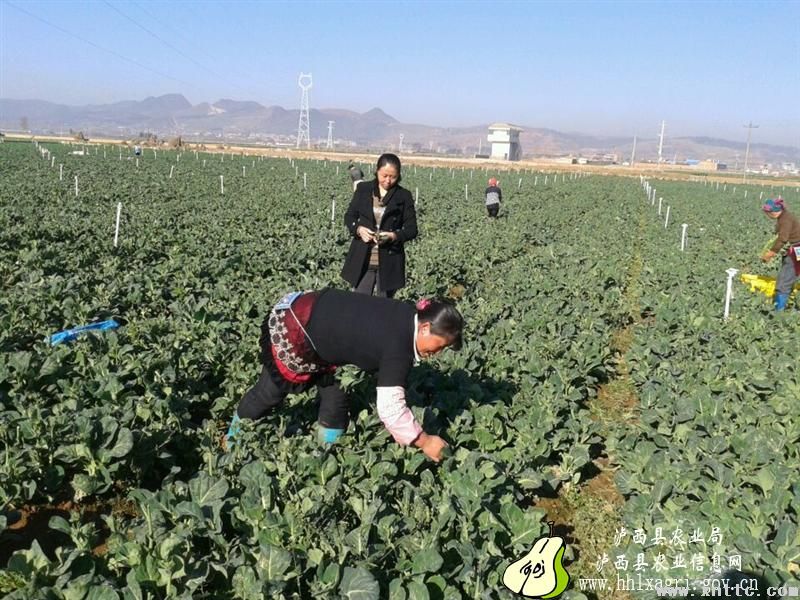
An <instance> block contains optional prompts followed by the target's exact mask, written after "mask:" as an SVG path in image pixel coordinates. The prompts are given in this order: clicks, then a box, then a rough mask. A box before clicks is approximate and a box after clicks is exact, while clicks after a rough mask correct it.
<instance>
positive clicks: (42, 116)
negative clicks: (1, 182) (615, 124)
mask: <svg viewBox="0 0 800 600" xmlns="http://www.w3.org/2000/svg"><path fill="white" fill-rule="evenodd" d="M309 117H310V122H311V138H312V140H325V139H327V135H328V121H334V137H335V138H336V139H337V140H339V141H340V142H342V141H343V142H344V143H349V144H355V145H358V146H362V147H368V148H370V149H396V148H397V147H398V145H399V141H400V134H403V136H404V137H403V148H404V149H406V150H408V151H430V150H433V151H449V152H455V153H464V154H468V155H471V154H475V153H476V152H478V150H479V149H481V150H482V151H483V152H487V151H488V143H487V141H486V135H487V133H488V132H487V125H488V124H481V125H475V126H471V127H432V126H428V125H419V124H413V123H400V122H399V121H398V120H397V119H395V118H394V117H392V116H391V115H388V114H386V113H385V112H384V111H383V110H381V109H380V108H373V109H371V110H368V111H367V112H365V113H358V112H354V111H351V110H346V109H338V108H331V109H311V110H310V111H309ZM23 119H24V120H25V122H26V126H27V128H29V129H31V130H32V131H35V132H42V133H44V132H55V133H58V132H61V131H68V130H69V129H74V130H76V131H83V132H84V133H86V134H87V135H88V136H90V137H91V136H96V137H98V136H102V135H106V136H119V137H131V136H135V135H137V134H138V133H139V132H153V133H156V134H158V135H161V136H164V137H166V136H172V135H183V136H184V137H186V138H188V139H206V140H209V141H213V140H214V139H226V140H231V141H242V140H251V141H258V140H260V139H261V140H263V139H267V138H270V137H273V138H274V137H276V136H282V138H283V139H285V140H287V141H288V140H290V138H291V137H292V136H294V135H295V134H296V133H297V125H298V122H299V119H300V114H299V111H298V110H287V109H285V108H283V107H280V106H264V105H262V104H259V103H258V102H253V101H241V100H232V99H228V98H223V99H220V100H217V101H216V102H214V103H212V104H209V103H206V102H204V103H201V104H197V105H194V106H193V105H192V104H191V103H190V102H189V101H188V100H187V99H186V98H185V97H184V96H183V95H181V94H166V95H164V96H157V97H148V98H145V99H144V100H141V101H137V100H126V101H123V102H115V103H112V104H98V105H89V106H65V105H62V104H56V103H53V102H46V101H43V100H11V99H0V128H2V129H5V130H11V131H14V130H19V129H20V128H21V126H22V124H23ZM522 128H523V130H524V131H523V132H522V134H521V136H520V140H521V143H522V148H523V153H524V155H525V156H565V155H576V156H578V155H580V156H592V155H599V154H616V155H617V156H618V159H619V161H620V162H621V161H624V160H627V159H629V158H630V154H631V150H632V141H633V140H632V139H631V138H627V137H625V138H623V137H613V136H591V135H584V134H581V133H565V132H560V131H555V130H553V129H547V128H540V127H525V126H524V125H523V126H522ZM657 153H658V140H657V139H655V138H652V139H641V138H640V139H639V140H638V141H637V145H636V158H637V160H647V159H654V158H655V157H656V156H657ZM744 153H745V144H744V143H743V142H733V141H729V140H722V139H717V138H711V137H683V138H669V137H668V138H666V139H665V145H664V148H663V153H662V155H663V157H664V159H665V160H672V159H673V158H675V157H677V158H678V159H679V160H685V159H687V158H694V159H707V158H711V159H716V160H719V161H722V162H727V163H729V164H730V165H731V166H735V164H736V163H737V162H738V163H739V164H740V166H741V164H743V162H744ZM765 162H771V163H773V164H780V163H781V162H795V163H800V148H795V147H789V146H776V145H770V144H756V143H754V144H751V146H750V164H751V165H753V166H755V165H759V164H761V163H765Z"/></svg>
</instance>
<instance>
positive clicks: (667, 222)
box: [664, 206, 670, 229]
mask: <svg viewBox="0 0 800 600" xmlns="http://www.w3.org/2000/svg"><path fill="white" fill-rule="evenodd" d="M669 209H670V206H667V218H666V219H664V229H666V228H667V225H669Z"/></svg>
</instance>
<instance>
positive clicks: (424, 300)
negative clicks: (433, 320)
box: [417, 298, 431, 310]
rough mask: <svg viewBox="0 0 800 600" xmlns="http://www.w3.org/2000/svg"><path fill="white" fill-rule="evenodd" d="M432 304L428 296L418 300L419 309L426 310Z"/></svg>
mask: <svg viewBox="0 0 800 600" xmlns="http://www.w3.org/2000/svg"><path fill="white" fill-rule="evenodd" d="M430 305H431V301H430V300H429V299H428V298H421V299H419V300H417V310H425V309H426V308H428V307H429V306H430Z"/></svg>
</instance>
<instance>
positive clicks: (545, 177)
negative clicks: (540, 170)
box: [544, 175, 547, 185]
mask: <svg viewBox="0 0 800 600" xmlns="http://www.w3.org/2000/svg"><path fill="white" fill-rule="evenodd" d="M544 184H545V185H547V175H545V176H544Z"/></svg>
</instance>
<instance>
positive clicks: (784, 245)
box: [761, 197, 800, 310]
mask: <svg viewBox="0 0 800 600" xmlns="http://www.w3.org/2000/svg"><path fill="white" fill-rule="evenodd" d="M761 208H762V210H763V211H764V212H765V213H766V214H767V216H768V217H769V218H770V219H775V220H776V221H777V222H776V223H775V233H776V234H777V239H776V240H775V243H774V244H773V245H772V247H771V248H770V249H769V250H767V251H766V252H765V253H764V254H763V255H762V256H761V260H762V261H764V262H769V261H770V260H772V259H773V258H774V257H775V256H776V255H777V254H778V253H782V254H783V257H782V259H781V270H780V271H779V272H778V281H777V283H776V286H775V310H783V309H785V308H786V306H787V304H789V296H790V295H791V293H792V288H793V287H794V283H795V281H797V278H798V276H800V220H798V219H797V217H795V216H794V215H793V214H792V213H790V212H789V211H788V210H787V209H786V206H785V205H784V202H783V198H780V197H778V198H770V199H768V200H767V201H766V202H765V203H764V205H763V206H762V207H761Z"/></svg>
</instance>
